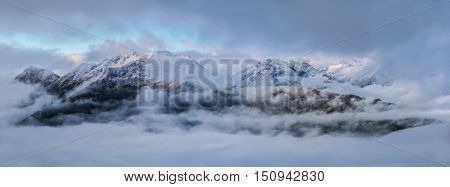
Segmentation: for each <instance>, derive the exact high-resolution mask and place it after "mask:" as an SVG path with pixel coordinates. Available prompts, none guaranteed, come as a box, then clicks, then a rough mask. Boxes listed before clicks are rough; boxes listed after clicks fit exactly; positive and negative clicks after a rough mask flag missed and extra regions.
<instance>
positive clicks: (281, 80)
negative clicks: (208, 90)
mask: <svg viewBox="0 0 450 187" xmlns="http://www.w3.org/2000/svg"><path fill="white" fill-rule="evenodd" d="M240 76H241V78H240V82H239V83H238V85H239V86H240V87H245V86H258V85H265V86H268V85H271V86H292V85H300V84H302V82H303V81H305V80H307V79H316V80H319V81H320V82H322V83H325V84H321V86H324V87H327V85H326V84H333V83H349V84H351V85H354V86H358V87H365V86H369V85H373V84H380V85H388V84H389V83H390V80H389V79H388V78H387V77H386V76H384V75H382V74H381V73H379V72H378V68H377V67H376V65H375V64H374V63H372V62H370V61H363V60H353V61H348V62H347V61H345V62H341V63H338V64H332V65H328V66H325V67H323V68H318V67H314V66H312V65H311V64H310V63H309V62H308V61H305V60H279V59H267V60H265V61H262V62H258V63H256V64H254V65H251V66H249V67H248V68H246V69H245V70H244V71H243V72H242V73H241V75H240ZM316 85H317V87H321V86H318V85H319V84H316ZM316 85H314V86H316ZM309 86H311V85H309Z"/></svg>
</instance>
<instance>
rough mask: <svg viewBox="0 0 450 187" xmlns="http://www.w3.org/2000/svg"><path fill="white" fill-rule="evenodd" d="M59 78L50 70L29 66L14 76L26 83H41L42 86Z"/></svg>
mask: <svg viewBox="0 0 450 187" xmlns="http://www.w3.org/2000/svg"><path fill="white" fill-rule="evenodd" d="M57 79H59V76H58V75H56V74H55V73H53V72H52V71H50V70H46V69H40V68H36V67H34V66H30V67H28V68H26V69H25V70H24V71H23V72H22V73H21V74H19V75H18V76H17V77H16V80H19V81H22V82H24V83H28V84H42V85H44V86H46V85H50V84H52V83H53V82H54V81H56V80H57Z"/></svg>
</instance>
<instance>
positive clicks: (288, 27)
mask: <svg viewBox="0 0 450 187" xmlns="http://www.w3.org/2000/svg"><path fill="white" fill-rule="evenodd" d="M442 2H445V1H444V0H427V1H424V0H400V1H399V0H395V1H394V0H380V1H361V0H344V1H333V0H319V1H318V0H297V1H289V0H286V1H273V0H272V1H263V0H262V1H261V0H258V1H251V0H248V1H233V0H230V1H206V0H203V1H201V0H199V1H146V0H145V1H144V0H130V1H114V2H111V1H106V0H97V1H90V0H78V1H60V0H42V1H29V0H28V1H27V0H14V1H11V2H6V3H5V1H3V0H1V1H0V23H1V24H0V48H1V49H2V50H1V51H0V56H6V57H7V58H6V59H5V58H3V60H1V62H0V63H1V64H2V67H3V66H4V65H5V64H10V65H6V66H7V67H11V66H17V67H18V68H23V66H25V65H27V64H30V63H34V64H38V65H39V64H40V65H41V66H43V67H47V68H51V69H61V70H62V71H63V70H65V69H68V68H71V66H73V65H74V64H75V65H76V64H78V63H81V62H84V61H98V60H99V59H102V58H105V57H109V56H111V55H115V54H120V53H127V52H130V49H129V48H131V49H135V50H137V51H142V52H147V51H149V50H170V51H184V50H195V51H199V52H202V53H210V54H222V55H225V56H229V57H233V56H236V57H238V56H239V57H241V56H248V57H256V58H266V57H270V56H276V57H284V56H301V55H303V54H305V53H307V52H309V51H311V50H314V49H316V48H320V47H323V46H327V45H328V44H330V43H333V42H336V41H339V40H342V39H345V38H347V37H348V36H352V35H353V34H355V33H360V32H364V31H367V30H370V29H372V28H374V27H376V26H379V25H382V24H386V23H390V22H391V21H393V20H396V19H398V18H401V17H405V16H408V15H410V14H414V13H416V12H418V11H421V10H424V9H426V8H428V7H431V6H434V5H438V4H440V3H442ZM448 33H450V3H448V4H442V6H439V7H435V8H432V9H429V10H427V11H423V12H421V13H420V14H417V15H414V16H410V17H407V18H405V19H401V20H400V21H398V22H395V23H393V24H389V25H387V26H386V27H383V28H381V29H378V30H374V31H372V32H368V33H365V34H362V35H359V36H358V37H354V38H352V39H350V40H347V41H345V42H342V43H339V44H338V45H333V46H331V47H328V48H326V49H322V50H317V51H314V52H317V53H316V54H324V55H330V56H331V55H333V56H358V57H366V56H371V57H372V58H374V59H375V60H376V61H377V62H379V63H382V64H384V65H385V67H388V68H386V70H389V71H392V72H391V73H407V74H408V76H410V77H414V75H416V74H418V73H421V74H423V73H424V72H423V71H424V69H423V68H424V67H426V68H427V69H430V72H426V73H429V74H430V76H431V75H434V74H442V73H445V72H449V71H450V68H449V67H450V65H449V64H450V63H449V62H448V61H449V59H450V58H449V56H450V53H448V51H450V35H449V34H448ZM103 39H107V40H111V41H114V42H117V43H118V44H119V45H115V44H111V43H108V42H105V41H104V40H103ZM64 68H65V69H64ZM405 69H407V70H405ZM431 72H432V73H431Z"/></svg>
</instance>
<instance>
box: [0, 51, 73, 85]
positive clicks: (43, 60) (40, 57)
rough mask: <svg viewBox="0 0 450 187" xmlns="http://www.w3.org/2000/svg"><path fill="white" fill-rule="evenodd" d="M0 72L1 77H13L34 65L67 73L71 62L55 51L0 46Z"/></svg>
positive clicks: (71, 66) (71, 64)
mask: <svg viewBox="0 0 450 187" xmlns="http://www.w3.org/2000/svg"><path fill="white" fill-rule="evenodd" d="M0 56H1V57H2V58H1V60H0V68H1V70H0V72H1V73H2V75H1V76H2V77H10V78H11V77H15V76H16V75H17V73H18V72H20V71H21V70H23V69H24V68H26V67H28V66H31V65H34V66H37V67H40V68H48V69H52V70H60V71H67V70H69V69H71V68H73V65H74V64H73V61H72V60H71V59H69V58H67V57H66V56H65V55H63V54H60V53H58V51H57V50H43V49H25V48H18V47H14V46H10V45H0Z"/></svg>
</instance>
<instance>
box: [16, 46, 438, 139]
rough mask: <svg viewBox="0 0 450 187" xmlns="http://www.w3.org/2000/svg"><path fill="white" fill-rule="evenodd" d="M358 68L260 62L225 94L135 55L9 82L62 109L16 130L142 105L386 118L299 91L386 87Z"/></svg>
mask: <svg viewBox="0 0 450 187" xmlns="http://www.w3.org/2000/svg"><path fill="white" fill-rule="evenodd" d="M364 65H365V64H364V63H356V64H355V63H354V64H351V63H350V64H337V65H332V66H328V67H326V68H316V67H314V66H312V65H311V64H310V63H308V62H307V61H302V60H286V61H285V60H279V59H266V60H264V61H258V62H256V63H254V64H252V65H250V66H248V67H247V68H245V69H244V70H243V71H242V72H240V73H239V74H238V76H237V77H239V79H238V80H239V81H237V83H235V84H233V85H231V86H229V87H226V88H224V89H219V88H218V87H215V86H214V84H217V83H214V81H213V80H214V79H213V78H211V79H208V77H205V76H202V75H203V73H204V72H205V71H209V70H210V69H208V67H206V66H203V65H202V64H201V63H199V62H198V61H196V60H195V59H193V58H191V57H190V56H189V55H179V54H173V53H171V52H167V51H159V52H155V53H153V54H151V55H147V56H143V55H138V54H136V53H133V54H129V55H120V56H116V57H113V58H110V59H105V60H104V61H102V62H101V63H98V64H88V63H86V64H81V65H80V66H78V67H77V68H75V69H74V70H72V71H70V72H68V73H66V74H64V75H62V76H59V75H56V74H55V73H53V72H51V71H50V70H46V69H40V68H36V67H28V68H26V69H25V70H24V71H23V72H22V73H21V74H19V75H18V76H17V77H16V78H15V79H16V80H18V81H20V82H23V83H26V84H33V85H38V86H39V87H42V88H44V89H45V90H46V92H48V93H49V94H50V95H54V96H55V97H56V98H58V100H60V102H58V104H54V105H48V106H45V107H43V108H42V109H41V110H39V111H37V112H35V113H33V114H32V115H31V116H28V117H27V118H25V119H23V120H21V122H20V123H19V124H41V125H50V126H59V125H63V124H65V123H67V120H66V116H77V118H75V119H80V120H78V121H76V120H75V121H73V120H72V121H70V123H82V122H83V121H101V122H107V121H110V120H124V119H126V118H127V116H130V115H133V114H136V113H138V112H139V105H147V104H149V105H157V106H159V107H160V112H162V113H174V114H176V113H183V112H187V111H190V110H205V111H211V112H220V113H227V112H229V111H230V110H233V109H236V108H241V109H244V108H245V109H250V110H259V111H261V112H263V113H267V114H268V115H279V114H303V113H315V114H331V113H343V112H370V111H372V112H381V111H387V110H391V109H392V108H393V107H395V104H394V103H388V102H384V101H382V100H380V99H376V98H364V97H360V96H357V95H352V94H340V93H332V92H327V91H323V90H319V89H316V88H310V87H307V86H304V85H302V81H303V80H304V79H308V78H319V79H320V80H322V81H323V82H324V83H325V84H345V83H348V84H351V85H355V86H357V87H365V86H369V85H373V84H388V83H389V81H386V80H387V79H386V78H385V77H383V76H381V74H379V73H378V72H374V73H367V72H364V70H365V66H364ZM357 70H358V71H357ZM155 93H156V94H155ZM149 95H150V96H149ZM155 96H157V97H155ZM124 108H125V109H124ZM117 110H120V111H121V112H124V113H126V114H125V115H123V116H125V117H123V118H117V117H111V116H110V117H104V118H98V116H99V114H105V113H108V112H111V111H117ZM80 116H81V117H80ZM103 116H105V115H103ZM121 116H122V115H121ZM71 119H73V118H71ZM99 119H100V120H99ZM405 121H406V122H408V123H405ZM431 122H432V120H430V119H420V118H413V119H409V118H407V119H400V121H396V120H387V121H386V120H385V121H377V120H375V121H374V120H362V121H360V122H355V121H354V120H353V121H352V120H350V121H344V122H342V121H341V122H336V123H339V124H341V127H340V128H329V124H330V123H326V124H320V123H319V124H311V123H309V124H303V125H306V126H309V127H314V128H317V127H320V128H321V129H322V128H325V127H326V128H325V131H326V132H328V131H330V129H335V130H332V131H352V132H357V131H361V129H366V128H367V127H366V126H367V124H369V126H374V127H377V129H379V130H378V131H376V132H377V133H378V134H385V133H389V132H391V131H395V130H400V129H404V128H410V127H415V126H421V125H427V124H430V123H431ZM355 123H356V124H355ZM364 124H366V125H364ZM387 124H391V125H387ZM355 125H356V126H355ZM303 127H305V126H303ZM394 127H395V128H394ZM342 128H344V129H346V130H342ZM292 129H294V130H295V132H297V133H300V130H301V129H303V128H302V126H301V124H300V126H299V124H296V126H295V127H294V126H292V128H291V130H292ZM327 129H328V130H327ZM386 129H388V130H386ZM303 130H304V129H303ZM365 131H366V130H364V132H365ZM330 132H331V131H330ZM374 132H375V131H374ZM377 133H375V134H377ZM300 134H301V133H300Z"/></svg>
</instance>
